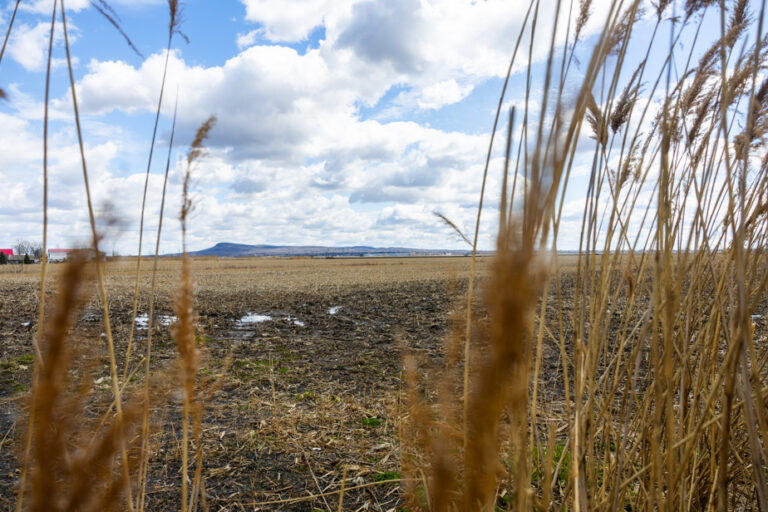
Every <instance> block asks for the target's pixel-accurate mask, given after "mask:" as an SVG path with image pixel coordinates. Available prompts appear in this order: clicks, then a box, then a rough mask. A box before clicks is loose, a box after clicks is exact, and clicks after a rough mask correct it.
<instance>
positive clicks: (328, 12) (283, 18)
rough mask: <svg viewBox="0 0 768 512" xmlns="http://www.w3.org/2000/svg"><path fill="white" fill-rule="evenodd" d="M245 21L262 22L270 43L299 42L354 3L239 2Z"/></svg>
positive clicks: (334, 0) (322, 0) (335, 0)
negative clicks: (287, 3)
mask: <svg viewBox="0 0 768 512" xmlns="http://www.w3.org/2000/svg"><path fill="white" fill-rule="evenodd" d="M241 1H242V2H243V4H245V18H246V19H247V20H249V21H254V22H257V23H261V24H262V25H263V26H264V36H265V37H266V38H267V39H269V40H270V41H301V40H303V39H306V37H307V36H308V35H309V33H310V32H311V31H312V29H313V28H315V27H317V26H319V25H322V24H323V23H324V22H326V23H328V22H330V21H331V20H334V19H336V18H337V17H339V16H341V15H343V13H344V12H345V11H347V10H348V9H349V6H350V5H351V4H353V3H354V2H355V0H294V1H292V2H291V4H290V6H287V5H286V4H285V3H284V2H281V1H279V0H241Z"/></svg>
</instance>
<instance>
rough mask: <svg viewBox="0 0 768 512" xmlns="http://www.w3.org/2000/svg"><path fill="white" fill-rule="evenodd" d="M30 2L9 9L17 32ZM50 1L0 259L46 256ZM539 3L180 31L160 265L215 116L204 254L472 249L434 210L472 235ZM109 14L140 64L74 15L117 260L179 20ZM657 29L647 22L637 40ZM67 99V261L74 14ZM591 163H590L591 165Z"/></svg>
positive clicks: (52, 218) (7, 181)
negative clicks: (502, 112) (194, 152)
mask: <svg viewBox="0 0 768 512" xmlns="http://www.w3.org/2000/svg"><path fill="white" fill-rule="evenodd" d="M14 4H15V1H8V0H4V1H2V3H0V26H2V27H3V32H4V31H5V29H6V28H7V26H8V22H9V21H10V17H11V13H12V11H13V6H14ZM52 4H53V2H52V1H51V0H25V1H23V2H22V4H21V7H20V9H19V13H18V15H17V18H16V20H15V24H14V27H13V31H12V33H11V35H10V39H9V42H8V46H7V48H6V52H5V55H4V56H3V59H2V62H0V87H2V88H3V90H5V92H6V93H7V99H6V100H4V101H0V183H2V184H3V186H4V188H5V191H4V193H3V195H2V197H3V202H2V203H3V205H2V206H3V207H2V208H0V247H12V246H13V245H14V244H15V242H16V241H17V240H21V239H25V240H32V241H40V240H42V204H43V185H42V183H43V173H42V148H43V139H42V134H43V127H42V118H43V98H44V91H45V65H46V58H47V48H48V34H49V31H50V23H51V21H50V20H51V7H52ZM527 4H528V2H522V1H507V0H503V1H502V0H487V1H480V0H477V1H469V0H387V1H371V0H293V1H292V2H285V1H283V0H239V1H238V0H220V1H215V2H214V1H210V0H189V1H187V2H186V3H184V4H183V17H182V23H181V26H180V30H181V32H183V35H184V36H185V37H182V36H181V35H180V34H175V35H174V36H173V38H172V41H171V47H172V50H171V53H170V58H169V69H168V80H167V83H166V86H165V95H164V97H163V103H162V108H161V116H160V122H159V128H158V133H157V144H156V146H155V152H154V155H153V160H152V165H151V168H150V177H149V182H148V193H147V206H146V220H145V224H144V228H145V237H144V246H143V249H142V252H143V253H144V254H146V253H148V252H152V251H153V250H154V239H155V236H156V230H157V224H158V219H159V212H160V200H161V194H162V187H163V175H164V171H165V166H166V161H167V158H168V148H169V139H170V133H171V124H172V119H173V112H174V105H177V112H178V114H177V128H176V133H175V136H174V137H175V138H174V148H173V152H172V154H171V160H170V162H171V169H170V174H169V182H168V191H167V201H166V208H165V215H164V225H163V236H162V241H161V248H160V251H161V253H164V252H165V253H167V252H177V251H179V249H180V247H181V235H180V227H179V222H178V212H179V208H180V203H181V183H182V177H183V173H184V170H185V162H184V158H185V155H186V152H187V148H188V146H189V144H190V142H191V140H192V138H193V137H194V133H195V131H196V129H197V127H198V126H199V125H200V124H201V123H202V122H203V121H205V120H206V119H207V118H208V117H209V116H211V115H215V116H216V119H217V123H216V125H215V126H214V128H213V130H212V131H211V133H210V137H209V139H208V140H207V141H206V146H207V152H206V155H205V157H204V158H203V159H201V160H200V161H198V162H197V163H196V164H195V165H194V166H193V168H192V187H191V193H192V198H193V201H194V204H195V209H194V212H193V214H192V217H191V219H190V221H189V230H188V248H189V249H190V250H199V249H204V248H206V247H209V246H212V245H214V244H215V243H217V242H234V243H246V244H275V245H284V244H290V245H309V244H312V245H329V246H344V245H372V246H379V247H384V246H399V247H418V248H427V249H441V248H444V249H461V248H464V247H466V246H465V245H464V242H462V241H461V240H459V239H458V237H456V236H455V235H454V233H453V232H452V231H451V230H450V229H449V228H447V227H446V226H445V224H444V223H443V222H442V221H440V220H439V219H438V218H437V217H436V216H435V215H434V214H433V212H434V211H439V212H442V213H443V214H445V215H446V216H448V217H449V218H450V219H452V220H453V221H454V222H455V224H457V225H458V226H459V227H460V228H462V229H463V230H465V232H467V233H470V234H471V233H472V232H473V229H474V222H475V216H476V214H477V203H478V199H479V193H480V185H481V181H482V171H483V165H484V162H485V156H486V152H487V148H488V143H489V139H490V136H491V130H492V125H493V118H494V114H495V110H496V105H497V103H498V101H499V95H500V93H501V88H502V83H503V79H504V75H505V73H506V70H507V66H508V63H509V59H510V56H511V54H512V50H513V48H514V44H515V41H516V38H517V34H518V33H519V31H520V28H521V26H522V23H523V18H524V16H525V8H526V7H527ZM544 4H547V5H548V3H547V2H544ZM565 4H566V2H564V5H565ZM609 4H610V1H609V0H597V1H595V2H593V8H592V9H593V16H592V17H591V18H590V21H589V23H588V24H587V26H586V28H585V31H584V37H583V40H584V45H583V50H579V51H578V52H577V57H580V58H581V60H583V61H587V60H588V57H589V49H590V41H594V38H595V37H596V36H595V34H596V33H597V32H599V30H600V28H601V26H602V23H603V22H604V15H603V16H601V13H606V12H607V8H608V6H609ZM109 5H110V6H111V7H112V8H113V9H114V11H115V13H116V14H117V15H118V16H119V23H120V25H121V27H122V28H123V30H124V31H125V33H126V34H127V35H128V36H129V37H130V39H131V40H132V42H133V44H134V45H135V47H136V48H137V49H138V51H139V52H140V53H141V56H139V55H138V54H137V53H135V52H134V51H133V50H132V49H131V48H130V47H129V46H128V45H127V44H126V42H125V40H124V39H123V37H122V36H121V34H120V33H119V32H118V31H117V30H115V28H114V27H113V26H112V25H111V24H110V23H109V22H108V21H107V20H106V19H105V18H104V17H103V16H102V15H101V14H99V13H98V12H97V11H96V10H95V9H94V8H93V7H91V2H90V1H88V0H67V1H66V2H65V6H66V9H67V11H66V13H67V22H68V29H69V35H70V42H71V51H72V57H73V72H74V79H75V82H76V85H75V90H76V93H77V97H78V106H79V110H80V114H81V121H82V126H83V135H84V141H85V154H86V161H87V164H88V173H89V179H90V188H91V195H92V200H93V205H94V208H95V209H96V214H97V217H98V223H99V226H100V229H102V230H103V233H104V236H105V238H104V242H103V244H102V248H103V249H104V250H106V251H107V252H115V253H119V254H136V253H137V251H138V239H139V224H140V211H141V204H142V193H143V189H144V182H145V176H146V170H147V162H148V157H149V148H150V141H151V138H152V128H153V122H154V113H155V109H156V108H157V102H158V97H159V93H160V85H161V78H162V75H163V65H164V62H165V56H166V53H165V48H166V45H167V41H168V7H167V2H166V1H165V0H111V1H110V2H109ZM551 11H552V9H543V10H542V13H541V16H540V18H541V19H540V23H541V26H544V27H548V26H550V25H551V19H552V17H553V16H554V13H553V12H551ZM704 22H706V20H705V21H704ZM650 26H651V23H650V21H647V22H643V23H641V24H640V26H639V28H638V34H639V35H638V36H637V37H643V35H644V32H643V31H646V32H648V31H649V27H650ZM718 29H719V27H718ZM645 35H646V36H647V33H646V34H645ZM186 39H188V41H187V40H186ZM684 42H685V39H683V40H682V42H681V44H683V43H684ZM548 46H549V39H548V38H547V37H540V38H537V40H536V42H534V44H533V47H532V48H531V55H532V61H533V64H534V70H536V69H541V66H543V65H544V60H545V59H546V56H547V49H548ZM527 53H528V47H525V48H524V50H521V55H519V56H518V59H517V61H516V62H517V64H516V66H515V68H514V72H513V74H512V77H511V81H510V87H509V91H508V96H507V99H506V102H505V108H508V107H509V106H511V105H520V104H522V103H523V102H524V84H525V64H526V59H527ZM577 67H578V66H577ZM578 73H579V71H578V69H577V70H576V72H575V74H576V75H578ZM532 91H533V96H534V98H535V96H536V93H538V94H540V93H541V85H540V84H537V83H536V82H534V83H533V85H532ZM50 98H51V106H50V108H51V112H50V119H51V122H50V136H49V202H48V205H49V227H48V246H49V247H51V248H57V247H58V248H67V247H72V246H75V245H82V244H87V242H88V240H89V236H90V231H89V230H90V228H89V217H88V210H87V204H86V194H85V188H84V182H83V172H82V166H81V163H80V157H79V150H78V146H77V138H76V131H75V124H74V122H73V115H72V100H71V93H70V88H69V82H68V75H67V68H66V55H65V51H64V44H63V32H62V31H61V23H60V18H58V17H57V24H56V30H55V37H54V46H53V72H52V78H51V86H50ZM533 101H534V102H535V101H536V100H535V99H534V100H533ZM501 124H503V123H501ZM505 133H506V128H505V127H504V126H501V125H500V126H499V129H498V136H499V137H500V138H499V139H497V140H499V141H501V142H500V143H498V144H497V150H496V151H494V154H493V158H492V160H491V165H490V171H489V181H488V196H487V197H488V199H487V202H486V209H485V210H484V217H483V222H482V224H481V230H480V241H479V245H480V248H481V249H491V248H492V247H493V244H494V232H495V228H496V225H495V223H494V219H495V218H496V216H497V215H498V202H499V190H500V177H501V172H502V168H503V158H502V153H501V150H502V149H503V137H504V134H505ZM584 153H585V155H589V157H591V150H589V149H588V148H585V151H584ZM585 158H586V156H585ZM585 161H586V160H585ZM577 163H578V162H577ZM580 172H581V175H584V174H586V171H584V170H583V169H581V170H580V169H579V168H578V165H577V169H576V174H577V179H576V180H575V181H576V185H575V186H574V187H573V189H572V191H569V194H570V195H569V202H568V203H567V205H566V208H565V217H564V227H565V228H566V229H563V235H562V240H560V241H559V247H560V248H561V249H575V248H576V247H577V245H578V230H579V228H578V226H579V222H580V211H581V209H580V208H581V207H582V205H583V197H580V195H581V196H583V191H584V183H585V182H586V177H583V176H582V178H581V180H582V182H584V183H582V185H581V188H580V186H579V183H578V181H579V179H578V175H579V174H580Z"/></svg>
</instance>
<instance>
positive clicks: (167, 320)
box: [160, 315, 178, 326]
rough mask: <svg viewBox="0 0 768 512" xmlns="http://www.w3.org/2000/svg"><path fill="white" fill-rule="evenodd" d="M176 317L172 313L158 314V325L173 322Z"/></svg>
mask: <svg viewBox="0 0 768 512" xmlns="http://www.w3.org/2000/svg"><path fill="white" fill-rule="evenodd" d="M176 320H178V318H176V316H174V315H160V325H163V326H167V325H171V324H172V323H174V322H175V321H176Z"/></svg>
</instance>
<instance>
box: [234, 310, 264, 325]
mask: <svg viewBox="0 0 768 512" xmlns="http://www.w3.org/2000/svg"><path fill="white" fill-rule="evenodd" d="M270 320H272V317H271V316H269V315H260V314H258V313H246V314H245V316H243V317H242V318H241V319H240V320H238V321H237V323H238V324H241V325H246V324H257V323H261V322H269V321H270Z"/></svg>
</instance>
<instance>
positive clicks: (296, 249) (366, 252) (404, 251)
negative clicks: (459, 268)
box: [166, 242, 472, 258]
mask: <svg viewBox="0 0 768 512" xmlns="http://www.w3.org/2000/svg"><path fill="white" fill-rule="evenodd" d="M471 253H472V251H469V250H461V251H452V250H431V249H410V248H407V247H369V246H365V245H355V246H351V247H326V246H322V245H263V244H262V245H247V244H232V243H226V242H221V243H218V244H216V245H214V246H213V247H209V248H208V249H203V250H202V251H192V252H190V253H189V254H190V256H219V257H224V258H237V257H242V256H283V257H287V256H319V257H323V256H325V257H330V256H431V255H453V256H463V255H467V254H471ZM166 256H178V254H168V255H166Z"/></svg>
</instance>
